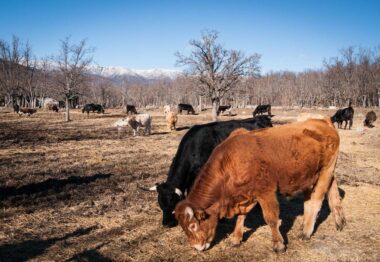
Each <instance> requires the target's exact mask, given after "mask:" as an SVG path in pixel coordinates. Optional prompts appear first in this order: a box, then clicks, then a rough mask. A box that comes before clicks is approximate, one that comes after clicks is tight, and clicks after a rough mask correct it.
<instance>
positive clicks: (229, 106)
mask: <svg viewBox="0 0 380 262" xmlns="http://www.w3.org/2000/svg"><path fill="white" fill-rule="evenodd" d="M230 108H231V105H228V106H219V108H218V111H217V112H216V114H217V115H220V113H222V112H224V111H227V110H229V109H230ZM230 113H231V111H230Z"/></svg>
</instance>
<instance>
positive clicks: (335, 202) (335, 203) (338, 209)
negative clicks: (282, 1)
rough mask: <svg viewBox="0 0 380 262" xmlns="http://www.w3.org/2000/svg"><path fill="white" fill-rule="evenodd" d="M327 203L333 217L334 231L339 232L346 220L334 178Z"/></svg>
mask: <svg viewBox="0 0 380 262" xmlns="http://www.w3.org/2000/svg"><path fill="white" fill-rule="evenodd" d="M328 201H329V206H330V210H331V212H332V213H333V215H334V219H335V226H336V229H337V230H339V231H341V230H342V229H343V228H344V226H345V225H346V219H345V217H344V213H343V207H342V203H341V199H340V195H339V190H338V185H337V183H336V180H335V178H333V181H332V183H331V186H330V189H329V192H328Z"/></svg>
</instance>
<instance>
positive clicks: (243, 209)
mask: <svg viewBox="0 0 380 262" xmlns="http://www.w3.org/2000/svg"><path fill="white" fill-rule="evenodd" d="M338 148H339V135H338V132H337V130H336V129H335V128H334V126H333V124H332V123H331V121H330V120H329V119H327V118H325V119H311V120H307V121H305V122H297V123H293V124H289V125H283V126H278V127H274V128H267V129H261V130H258V131H247V130H245V129H238V130H236V131H234V132H233V133H232V134H231V135H230V136H229V137H228V138H227V139H226V140H225V141H224V142H223V143H222V144H220V145H219V146H217V147H216V148H215V149H214V151H213V152H212V154H211V156H210V158H209V159H208V161H207V162H206V164H205V165H204V166H203V168H202V170H201V171H200V174H199V175H198V177H197V179H196V181H195V183H194V186H193V188H192V189H191V191H190V193H189V195H188V196H187V198H186V199H185V200H183V201H181V202H180V203H178V205H177V206H176V209H175V216H176V219H177V220H178V221H179V223H180V225H181V227H182V228H183V230H184V231H185V233H186V235H187V237H188V239H189V242H190V244H191V246H193V247H195V248H196V249H197V250H205V249H207V248H208V247H209V246H210V243H211V241H212V240H213V239H214V235H215V230H216V227H217V224H218V220H219V219H221V218H224V217H227V218H232V217H233V216H235V215H238V218H237V221H236V227H235V230H234V232H233V234H232V243H233V244H239V243H240V241H241V239H242V235H243V225H244V220H245V217H246V215H247V213H248V212H249V211H250V210H251V209H252V208H253V207H254V206H255V205H256V204H257V203H259V204H260V206H261V208H262V211H263V215H264V219H265V221H266V223H267V224H268V225H269V226H270V228H271V230H272V237H273V249H274V250H275V251H276V252H280V251H284V250H285V245H284V240H283V238H282V236H281V234H280V232H279V229H278V228H279V224H278V218H279V206H278V202H277V197H276V193H277V191H279V192H280V193H282V194H284V195H293V194H295V193H298V192H304V193H305V200H304V201H305V202H304V210H305V211H304V228H303V238H304V239H308V238H310V236H311V234H312V233H313V230H314V224H315V220H316V217H317V214H318V212H319V210H320V208H321V205H322V201H323V199H324V197H325V194H326V193H327V192H328V201H329V206H330V209H331V210H332V213H333V214H334V217H335V223H336V226H337V229H339V230H341V229H342V228H343V226H344V225H345V218H344V215H343V208H342V206H341V199H340V196H339V193H338V187H337V183H336V180H335V179H334V169H335V163H336V160H337V157H338Z"/></svg>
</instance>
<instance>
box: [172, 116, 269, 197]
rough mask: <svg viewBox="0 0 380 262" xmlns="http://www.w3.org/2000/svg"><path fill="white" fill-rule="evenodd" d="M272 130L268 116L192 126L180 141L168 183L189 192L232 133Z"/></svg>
mask: <svg viewBox="0 0 380 262" xmlns="http://www.w3.org/2000/svg"><path fill="white" fill-rule="evenodd" d="M271 126H272V123H271V120H270V118H269V117H268V116H260V117H256V118H250V119H245V120H231V121H224V122H212V123H208V124H204V125H196V126H193V127H192V128H191V129H190V130H189V131H188V132H187V133H186V134H185V136H184V137H183V138H182V140H181V143H180V145H179V147H178V150H177V153H176V155H175V157H174V159H173V162H172V164H171V166H170V170H169V174H168V178H167V181H166V182H168V183H171V184H173V185H174V186H176V187H178V188H179V189H181V190H185V189H187V190H189V189H190V187H191V186H192V184H193V182H194V180H195V177H196V175H197V174H198V172H199V170H200V168H201V167H202V166H203V164H204V163H206V161H207V160H208V157H209V156H210V155H211V152H212V151H213V149H214V148H215V147H216V146H217V145H218V144H220V143H221V142H223V141H224V140H225V139H226V138H227V137H228V136H229V135H230V134H231V132H232V131H234V130H236V129H238V128H246V129H248V130H255V129H259V128H266V127H271Z"/></svg>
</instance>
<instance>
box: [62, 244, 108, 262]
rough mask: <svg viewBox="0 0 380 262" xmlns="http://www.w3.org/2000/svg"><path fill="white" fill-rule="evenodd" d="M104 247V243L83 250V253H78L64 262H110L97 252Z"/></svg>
mask: <svg viewBox="0 0 380 262" xmlns="http://www.w3.org/2000/svg"><path fill="white" fill-rule="evenodd" d="M104 245H105V243H103V244H101V245H98V246H96V247H95V248H92V249H89V250H85V251H83V252H80V253H78V254H76V255H74V256H72V257H71V258H69V259H67V260H66V261H89V262H91V261H99V262H109V261H112V260H111V259H109V258H107V257H105V256H103V255H102V254H100V253H99V252H98V250H99V249H100V248H102V247H103V246H104Z"/></svg>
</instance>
